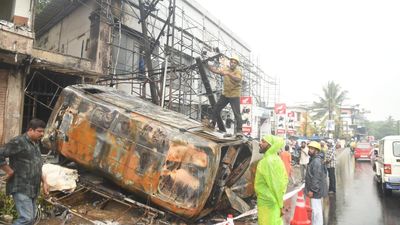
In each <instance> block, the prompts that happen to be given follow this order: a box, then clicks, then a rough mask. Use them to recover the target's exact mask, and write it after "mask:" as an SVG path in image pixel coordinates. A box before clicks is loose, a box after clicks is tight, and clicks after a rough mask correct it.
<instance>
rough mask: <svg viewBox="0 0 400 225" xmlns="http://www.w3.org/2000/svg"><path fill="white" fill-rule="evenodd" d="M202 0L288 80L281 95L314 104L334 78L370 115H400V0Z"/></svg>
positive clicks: (286, 100)
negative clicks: (324, 87)
mask: <svg viewBox="0 0 400 225" xmlns="http://www.w3.org/2000/svg"><path fill="white" fill-rule="evenodd" d="M197 2H199V3H200V4H201V5H202V6H203V7H204V8H206V9H207V10H208V11H209V12H210V13H211V14H213V15H214V16H215V17H217V18H218V19H220V20H221V22H222V23H223V24H225V25H226V26H227V27H229V28H230V29H231V30H232V31H233V32H235V33H236V34H237V35H238V36H239V37H240V38H241V39H242V40H244V41H245V42H246V43H247V44H248V45H249V46H250V47H251V49H252V52H253V55H255V56H258V57H259V63H260V65H261V67H262V68H263V70H264V71H265V72H266V73H267V74H269V75H271V76H276V77H278V78H279V79H280V87H281V91H280V101H281V102H284V103H287V104H289V105H292V104H296V103H311V102H312V101H315V100H317V96H319V95H322V87H323V86H326V84H327V83H328V81H330V80H332V81H334V82H336V83H338V84H340V85H341V87H342V88H343V90H347V91H348V92H349V94H348V97H349V100H347V101H346V103H347V104H348V105H351V104H360V107H361V108H365V109H366V110H369V111H371V113H369V114H367V118H368V119H370V120H385V119H386V118H387V117H388V116H389V115H391V116H393V117H394V118H395V119H397V120H399V119H400V76H399V74H400V1H386V0H382V1H378V0H375V1H371V0H335V1H321V0H314V1H311V0H302V1H299V0H290V1H289V0H287V1H284V0H275V1H270V0H257V1H256V0H246V1H235V0H197Z"/></svg>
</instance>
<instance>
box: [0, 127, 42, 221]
mask: <svg viewBox="0 0 400 225" xmlns="http://www.w3.org/2000/svg"><path fill="white" fill-rule="evenodd" d="M45 127H46V124H45V123H44V122H43V121H42V120H39V119H32V120H31V121H30V122H29V124H28V131H27V132H26V133H25V134H22V135H19V136H17V137H15V138H13V139H11V140H10V141H9V142H8V143H7V144H5V145H4V146H2V147H0V168H1V169H2V170H3V171H4V172H5V173H6V180H7V186H6V194H7V195H12V196H13V199H14V202H15V207H16V208H17V212H18V218H17V220H15V221H14V223H13V224H14V225H20V224H33V223H34V220H35V215H36V199H37V197H38V196H39V192H40V182H41V181H42V182H43V191H44V193H45V194H46V195H47V194H48V185H47V182H46V181H45V178H44V177H43V176H42V165H43V162H42V158H41V152H40V147H39V142H40V140H41V139H42V137H43V134H44V128H45ZM6 157H7V158H8V159H9V164H7V162H6V160H5V158H6Z"/></svg>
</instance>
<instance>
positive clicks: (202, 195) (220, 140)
mask: <svg viewBox="0 0 400 225" xmlns="http://www.w3.org/2000/svg"><path fill="white" fill-rule="evenodd" d="M45 137H46V138H45V141H44V143H45V144H46V145H47V146H48V147H51V148H53V149H55V150H56V151H57V152H58V153H60V154H61V155H63V156H64V157H66V158H68V159H70V160H72V161H75V162H76V163H78V164H79V165H81V166H84V167H86V168H88V169H90V170H93V171H97V172H100V173H101V174H103V175H104V176H105V177H107V178H109V179H110V180H112V181H113V182H114V183H116V184H117V185H119V186H120V187H122V188H124V189H126V190H128V191H130V192H133V193H135V194H137V195H139V196H142V197H144V198H146V199H150V200H151V202H152V203H153V204H155V205H157V206H159V207H161V208H164V209H166V210H167V211H169V212H172V213H173V214H176V215H178V216H181V217H184V218H187V219H190V220H196V219H198V218H200V217H202V216H204V215H207V214H208V213H209V212H211V211H212V210H214V209H215V208H216V207H218V205H219V203H220V202H221V200H222V199H224V198H225V196H227V198H228V199H229V202H231V203H232V202H235V200H233V199H232V201H231V199H230V198H231V197H232V195H231V194H232V191H231V189H230V188H232V187H233V186H234V185H235V183H236V182H239V181H240V182H241V186H243V179H244V177H245V176H242V175H243V174H244V173H245V171H246V170H247V169H248V168H249V165H250V163H251V160H252V145H251V143H250V142H248V141H247V140H246V139H235V138H230V139H229V138H224V137H223V135H222V134H221V133H218V132H215V131H212V130H209V129H207V128H205V127H203V126H202V124H201V123H199V122H197V121H195V120H192V119H189V118H188V117H185V116H184V115H182V114H179V113H176V112H173V111H171V110H167V109H164V108H162V107H159V106H157V105H154V104H152V103H150V102H147V101H145V100H143V99H141V98H138V97H134V96H131V95H129V94H126V93H124V92H121V91H118V90H116V89H113V88H109V87H104V86H95V85H74V86H69V87H66V88H65V89H64V90H63V91H62V93H61V95H60V97H59V99H58V101H57V103H56V106H55V107H54V110H53V112H52V115H51V117H50V119H49V121H48V124H47V128H46V134H45ZM251 179H252V178H250V179H249V180H250V181H249V184H248V186H249V187H252V184H251V182H252V180H251ZM232 189H233V188H232ZM227 190H229V194H224V193H226V192H227ZM251 194H252V193H248V194H247V196H249V195H251ZM228 195H229V196H228ZM244 195H246V194H244ZM235 196H236V197H237V196H239V195H235ZM240 196H241V197H246V196H243V195H240ZM238 202H239V204H240V202H243V201H242V200H241V199H240V200H239V201H236V203H238ZM232 204H234V203H232ZM239 208H240V207H239Z"/></svg>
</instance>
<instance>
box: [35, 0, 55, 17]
mask: <svg viewBox="0 0 400 225" xmlns="http://www.w3.org/2000/svg"><path fill="white" fill-rule="evenodd" d="M35 1H36V2H35V10H36V11H35V13H36V14H39V13H41V12H42V11H43V9H44V8H45V7H46V6H47V5H48V4H49V3H50V1H52V0H35Z"/></svg>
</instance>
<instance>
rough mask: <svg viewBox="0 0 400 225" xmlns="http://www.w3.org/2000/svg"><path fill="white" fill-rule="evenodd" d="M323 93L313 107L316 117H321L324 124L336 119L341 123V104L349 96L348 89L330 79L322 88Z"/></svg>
mask: <svg viewBox="0 0 400 225" xmlns="http://www.w3.org/2000/svg"><path fill="white" fill-rule="evenodd" d="M322 90H323V95H322V96H319V97H318V98H319V99H318V101H316V102H313V105H312V109H313V111H314V112H315V115H314V116H313V117H314V119H319V120H320V121H321V123H322V124H324V122H325V121H326V120H335V122H336V123H340V106H341V105H342V103H343V101H344V100H345V99H346V97H347V93H348V92H347V91H346V90H342V88H341V87H340V85H339V84H337V83H335V82H334V81H329V82H328V84H327V85H326V86H324V87H323V88H322Z"/></svg>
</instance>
